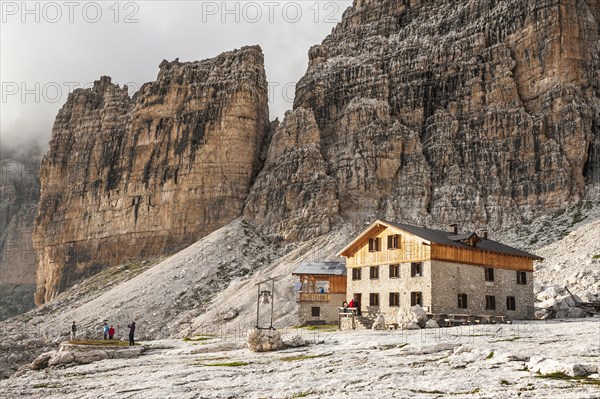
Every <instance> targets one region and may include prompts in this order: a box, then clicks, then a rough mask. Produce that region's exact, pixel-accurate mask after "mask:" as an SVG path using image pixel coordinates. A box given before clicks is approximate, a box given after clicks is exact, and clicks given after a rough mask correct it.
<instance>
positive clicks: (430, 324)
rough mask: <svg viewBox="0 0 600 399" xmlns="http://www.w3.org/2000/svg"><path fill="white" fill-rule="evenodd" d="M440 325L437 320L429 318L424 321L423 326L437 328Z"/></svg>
mask: <svg viewBox="0 0 600 399" xmlns="http://www.w3.org/2000/svg"><path fill="white" fill-rule="evenodd" d="M439 327H440V325H439V324H438V322H437V321H435V320H433V319H430V320H427V322H426V323H425V328H439Z"/></svg>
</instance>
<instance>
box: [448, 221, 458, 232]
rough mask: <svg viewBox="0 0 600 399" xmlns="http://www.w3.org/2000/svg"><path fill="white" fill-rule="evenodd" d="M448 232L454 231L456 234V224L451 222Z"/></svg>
mask: <svg viewBox="0 0 600 399" xmlns="http://www.w3.org/2000/svg"><path fill="white" fill-rule="evenodd" d="M450 232H451V233H454V235H457V234H458V224H456V223H453V224H451V225H450Z"/></svg>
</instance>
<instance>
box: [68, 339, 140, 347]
mask: <svg viewBox="0 0 600 399" xmlns="http://www.w3.org/2000/svg"><path fill="white" fill-rule="evenodd" d="M68 343H69V344H73V345H84V346H129V342H128V341H120V340H118V339H74V340H71V341H68ZM136 345H139V343H138V344H136Z"/></svg>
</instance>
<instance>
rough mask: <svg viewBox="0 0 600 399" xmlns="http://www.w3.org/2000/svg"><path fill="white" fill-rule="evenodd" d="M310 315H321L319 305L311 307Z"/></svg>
mask: <svg viewBox="0 0 600 399" xmlns="http://www.w3.org/2000/svg"><path fill="white" fill-rule="evenodd" d="M310 315H311V316H312V317H321V308H320V307H318V306H313V307H311V308H310Z"/></svg>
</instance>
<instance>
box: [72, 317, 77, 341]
mask: <svg viewBox="0 0 600 399" xmlns="http://www.w3.org/2000/svg"><path fill="white" fill-rule="evenodd" d="M76 335H77V325H76V324H75V321H73V324H71V340H74V339H75V336H76Z"/></svg>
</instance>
